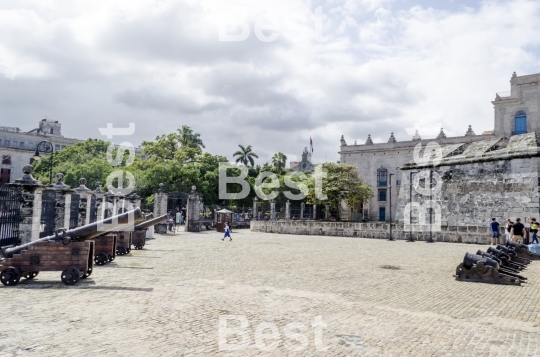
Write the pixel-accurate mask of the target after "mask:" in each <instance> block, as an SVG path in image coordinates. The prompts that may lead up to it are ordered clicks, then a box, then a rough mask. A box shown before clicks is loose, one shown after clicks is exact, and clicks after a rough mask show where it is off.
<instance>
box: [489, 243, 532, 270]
mask: <svg viewBox="0 0 540 357" xmlns="http://www.w3.org/2000/svg"><path fill="white" fill-rule="evenodd" d="M487 253H488V254H492V255H494V256H496V257H497V258H499V259H500V260H501V262H502V265H503V266H505V267H511V268H514V269H518V270H523V269H525V268H526V265H525V264H522V263H520V262H518V261H517V260H518V259H517V256H511V255H510V254H508V253H509V252H506V251H503V250H501V249H497V248H493V247H489V248H488V250H487ZM514 260H515V261H514Z"/></svg>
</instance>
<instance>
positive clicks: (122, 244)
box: [114, 213, 154, 256]
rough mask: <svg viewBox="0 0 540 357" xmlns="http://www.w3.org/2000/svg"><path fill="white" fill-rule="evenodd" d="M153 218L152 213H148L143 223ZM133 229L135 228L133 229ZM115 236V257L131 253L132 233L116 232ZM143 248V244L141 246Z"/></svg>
mask: <svg viewBox="0 0 540 357" xmlns="http://www.w3.org/2000/svg"><path fill="white" fill-rule="evenodd" d="M153 217H154V214H153V213H149V214H147V215H145V216H144V221H143V222H141V223H144V222H146V221H148V220H150V219H152V218H153ZM139 224H140V223H139ZM133 228H134V229H135V227H133ZM114 233H115V234H116V255H119V256H122V255H126V254H129V253H130V252H131V245H132V244H133V236H134V233H133V231H118V232H114ZM142 245H143V246H144V242H143V244H142Z"/></svg>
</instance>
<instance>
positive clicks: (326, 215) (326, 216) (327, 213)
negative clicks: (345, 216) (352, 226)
mask: <svg viewBox="0 0 540 357" xmlns="http://www.w3.org/2000/svg"><path fill="white" fill-rule="evenodd" d="M324 219H330V206H328V205H326V206H324Z"/></svg>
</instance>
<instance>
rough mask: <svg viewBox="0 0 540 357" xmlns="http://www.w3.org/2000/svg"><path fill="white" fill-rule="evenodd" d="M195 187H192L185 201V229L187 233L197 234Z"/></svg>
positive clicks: (196, 194)
mask: <svg viewBox="0 0 540 357" xmlns="http://www.w3.org/2000/svg"><path fill="white" fill-rule="evenodd" d="M196 189H197V187H195V186H192V187H191V190H192V191H191V192H190V193H189V197H188V201H187V222H186V227H187V230H188V232H199V231H200V227H199V208H200V202H199V193H198V192H197V191H196Z"/></svg>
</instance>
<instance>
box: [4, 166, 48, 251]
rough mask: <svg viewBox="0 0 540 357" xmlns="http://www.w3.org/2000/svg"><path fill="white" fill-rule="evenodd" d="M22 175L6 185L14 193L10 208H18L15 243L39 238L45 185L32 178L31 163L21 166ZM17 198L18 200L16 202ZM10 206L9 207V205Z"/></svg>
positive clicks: (23, 242) (24, 242) (28, 241)
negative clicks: (17, 228)
mask: <svg viewBox="0 0 540 357" xmlns="http://www.w3.org/2000/svg"><path fill="white" fill-rule="evenodd" d="M22 171H23V173H24V175H23V177H22V178H20V179H17V180H15V182H13V183H8V184H6V186H8V187H10V188H12V189H13V190H14V191H15V192H16V193H14V195H13V196H12V198H13V199H14V200H15V201H14V202H13V203H12V208H14V209H19V210H20V211H19V222H18V223H19V230H18V232H17V233H15V232H14V233H15V234H14V237H17V239H18V242H15V243H16V244H19V243H20V244H26V243H30V242H31V241H33V240H37V239H39V228H40V221H41V193H42V192H43V189H44V187H45V186H43V185H42V184H41V181H37V180H34V177H32V173H33V172H34V168H33V167H32V165H25V166H24V167H23V170H22ZM17 199H18V200H19V202H17ZM10 208H11V207H10Z"/></svg>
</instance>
